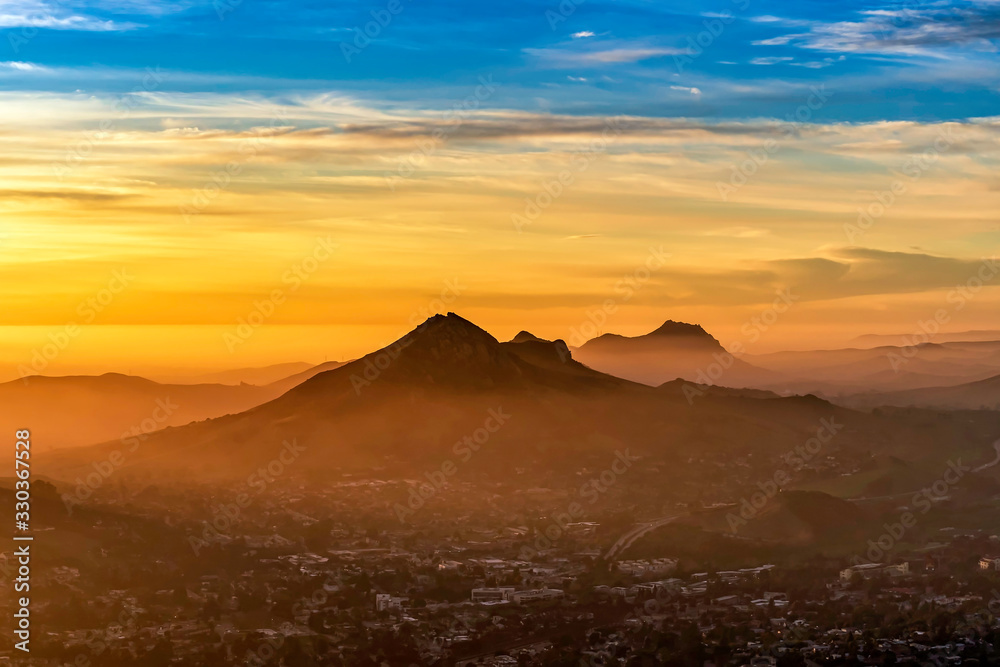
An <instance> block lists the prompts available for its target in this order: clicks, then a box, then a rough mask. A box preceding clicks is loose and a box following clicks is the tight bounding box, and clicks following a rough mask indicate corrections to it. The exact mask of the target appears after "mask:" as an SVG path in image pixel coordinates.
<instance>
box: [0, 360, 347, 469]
mask: <svg viewBox="0 0 1000 667" xmlns="http://www.w3.org/2000/svg"><path fill="white" fill-rule="evenodd" d="M340 365H342V364H341V362H329V363H326V364H321V365H319V366H315V367H313V368H310V369H308V370H305V371H302V372H298V373H296V374H295V375H291V376H289V377H285V378H283V379H281V380H278V381H275V382H271V383H269V384H265V385H262V386H256V385H250V384H239V385H229V384H161V383H158V382H153V381H152V380H147V379H145V378H141V377H135V376H131V375H121V374H118V373H107V374H105V375H99V376H88V375H81V376H65V377H47V376H40V375H39V376H29V377H27V378H25V379H22V380H13V381H11V382H5V383H3V384H0V405H3V406H4V409H3V410H2V411H0V430H3V431H7V432H13V431H14V430H15V429H20V428H24V427H26V426H30V427H31V429H32V431H33V434H34V442H35V446H36V448H37V449H38V450H46V449H55V448H59V447H76V446H80V445H89V444H93V443H95V442H103V441H105V440H111V439H114V438H119V439H125V438H134V437H136V436H137V435H140V436H142V437H145V435H146V434H148V433H151V432H153V431H158V430H160V429H162V428H166V427H168V426H180V425H183V424H188V423H190V422H195V421H200V420H203V419H209V418H211V417H219V416H221V415H225V414H233V413H237V412H243V411H244V410H247V409H249V408H252V407H254V406H255V405H260V404H261V403H266V402H267V401H270V400H272V399H274V398H277V397H278V396H280V395H281V394H283V393H285V392H286V391H288V390H289V389H291V388H292V387H294V386H295V385H297V384H299V383H301V382H304V381H305V380H308V379H309V378H311V377H313V376H314V375H316V374H318V373H322V372H323V371H327V370H331V369H333V368H336V367H338V366H340Z"/></svg>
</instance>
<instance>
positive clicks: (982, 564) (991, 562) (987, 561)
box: [979, 556, 1000, 570]
mask: <svg viewBox="0 0 1000 667" xmlns="http://www.w3.org/2000/svg"><path fill="white" fill-rule="evenodd" d="M979 569H980V570H1000V558H998V557H996V556H983V557H982V558H980V559H979Z"/></svg>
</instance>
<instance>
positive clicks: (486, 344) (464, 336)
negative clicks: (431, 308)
mask: <svg viewBox="0 0 1000 667" xmlns="http://www.w3.org/2000/svg"><path fill="white" fill-rule="evenodd" d="M401 340H402V341H404V344H405V345H406V346H407V347H411V346H412V347H414V348H418V349H423V350H425V351H428V352H431V353H437V352H444V353H446V354H448V355H449V356H457V357H459V358H461V357H463V356H467V355H469V354H472V353H474V352H475V351H476V350H480V351H481V350H483V349H487V348H498V349H499V346H500V341H498V340H497V339H496V338H494V337H493V336H491V335H490V334H489V333H488V332H487V331H485V330H483V329H480V328H479V327H477V326H476V325H475V324H473V323H472V322H470V321H469V320H467V319H465V318H463V317H459V316H458V315H456V314H455V313H448V314H447V315H434V316H433V317H429V318H427V320H425V321H424V323H423V324H421V325H420V326H418V327H417V328H416V329H414V330H413V331H411V332H410V333H408V334H407V335H406V336H404V337H403V338H402V339H401Z"/></svg>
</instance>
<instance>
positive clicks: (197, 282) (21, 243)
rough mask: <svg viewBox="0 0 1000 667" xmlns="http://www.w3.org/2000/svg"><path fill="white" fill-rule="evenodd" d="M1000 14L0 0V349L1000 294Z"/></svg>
mask: <svg viewBox="0 0 1000 667" xmlns="http://www.w3.org/2000/svg"><path fill="white" fill-rule="evenodd" d="M998 37H1000V2H998V1H997V0H977V1H971V2H949V1H946V0H942V1H934V2H920V1H915V2H908V1H901V2H892V3H885V2H853V1H849V2H838V3H831V2H801V1H800V2H786V1H781V2H778V1H774V2H760V1H755V0H736V1H732V0H724V1H710V2H644V1H639V0H624V1H618V2H602V1H599V0H582V1H581V2H579V3H574V2H573V0H565V1H564V2H562V3H561V4H559V3H557V2H520V1H517V0H515V1H513V2H508V3H468V2H452V1H450V0H448V1H438V2H426V1H425V2H421V1H420V0H389V1H382V0H379V1H377V2H357V3H354V2H352V3H327V2H323V3H320V2H311V1H309V2H303V1H299V2H286V1H284V0H215V1H214V2H208V1H198V2H194V1H188V0H181V1H177V2H157V3H149V2H142V1H140V0H84V1H74V0H65V1H57V0H0V280H2V281H3V285H4V289H3V292H2V295H3V296H2V304H0V305H2V308H0V379H4V378H11V377H17V375H18V374H19V372H20V371H19V369H21V370H24V369H25V368H28V369H31V371H32V372H42V373H45V374H64V373H71V372H73V373H75V372H87V373H93V372H103V371H133V372H152V369H164V368H173V367H184V368H213V369H215V368H233V367H241V366H253V365H262V364H267V363H278V362H283V361H300V360H301V361H311V362H318V361H323V360H324V359H344V358H350V357H356V356H358V355H360V354H363V353H366V352H368V351H371V350H372V349H375V348H378V347H381V346H383V345H385V344H387V343H389V342H390V341H392V340H394V339H395V338H397V337H399V336H400V335H402V334H403V333H405V332H406V331H407V330H409V329H410V328H412V327H413V326H414V325H415V324H416V323H419V321H421V320H422V319H423V318H425V317H427V316H429V315H431V314H433V313H435V312H444V311H455V312H458V313H459V314H461V315H463V316H464V317H466V318H468V319H471V320H473V321H475V322H476V323H478V324H480V325H481V326H483V327H484V328H486V329H487V330H489V331H490V332H491V333H493V334H494V335H496V336H497V337H498V338H501V339H504V338H509V337H511V336H513V335H514V334H515V333H517V332H518V331H520V330H522V329H526V330H530V331H532V332H533V333H535V334H536V335H540V336H544V337H547V338H564V339H567V340H570V342H571V344H572V343H573V342H574V341H576V342H580V341H582V340H583V339H585V338H586V337H589V336H590V335H594V334H596V333H600V332H609V331H613V332H617V333H624V334H628V335H634V334H639V333H644V332H647V331H651V330H652V329H655V328H656V327H657V326H658V325H659V324H660V323H662V322H663V321H664V320H667V319H674V320H683V321H689V322H697V323H700V324H702V325H704V326H705V327H706V328H707V329H708V330H709V331H710V332H711V333H713V334H715V335H716V337H717V338H719V340H720V341H721V342H722V343H723V344H724V345H726V346H727V347H731V346H732V345H733V343H736V342H740V343H742V344H744V345H745V347H747V349H749V350H750V351H751V352H766V351H770V350H776V349H791V348H795V349H805V348H819V347H837V346H844V345H848V344H849V343H850V341H851V339H852V338H854V337H856V336H858V335H861V334H866V333H885V334H899V335H904V334H913V333H915V332H918V331H921V330H923V329H926V328H928V326H929V325H928V323H929V322H931V321H932V320H937V322H938V327H937V328H938V329H940V330H941V331H965V330H975V329H993V328H1000V327H998V326H997V323H996V313H997V312H998V311H997V306H998V305H1000V298H998V297H1000V292H998V291H997V290H996V289H995V285H996V284H1000V276H997V273H998V271H997V268H996V265H995V264H994V263H992V261H991V258H993V257H995V253H996V250H997V246H998V242H1000V220H998V216H997V214H996V211H997V209H998V207H997V203H998V194H1000V178H998V176H997V173H998V170H997V164H998V157H1000V112H998V109H1000V106H998V101H1000V67H998V66H997V64H998V54H997V45H998ZM776 302H777V303H780V304H786V303H787V304H790V307H789V308H783V309H782V312H780V313H778V312H777V310H776V307H775V305H774V304H775V303H776ZM762 323H763V324H762Z"/></svg>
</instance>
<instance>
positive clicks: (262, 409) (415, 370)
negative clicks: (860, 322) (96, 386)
mask: <svg viewBox="0 0 1000 667" xmlns="http://www.w3.org/2000/svg"><path fill="white" fill-rule="evenodd" d="M821 420H834V422H836V423H837V424H840V425H842V432H843V435H842V436H838V438H840V440H839V441H837V442H836V444H832V445H831V446H830V449H829V450H828V452H827V453H826V454H824V456H826V455H832V454H833V453H835V452H836V451H839V450H841V449H843V450H844V451H850V452H852V454H851V456H854V457H859V456H860V457H863V456H866V455H867V454H866V452H870V451H873V450H879V451H886V452H891V453H897V454H898V453H901V452H905V453H907V455H911V456H924V455H928V454H940V453H941V452H942V451H947V449H948V447H951V446H958V444H960V443H961V444H963V446H965V447H981V448H983V449H984V450H988V454H989V456H990V457H992V455H993V450H992V449H990V448H989V447H990V445H991V444H992V442H993V440H995V438H996V435H997V434H996V433H995V432H994V431H993V430H990V429H989V428H987V427H986V426H983V425H981V424H979V422H978V421H973V422H969V421H967V420H948V419H941V418H939V416H937V415H931V416H930V417H927V418H926V419H924V418H920V417H919V416H917V417H915V416H913V415H909V414H907V415H906V416H905V417H903V418H898V419H897V418H896V417H895V416H893V415H892V414H891V413H887V414H875V413H873V414H866V413H862V412H855V411H852V410H848V409H845V408H841V407H837V406H834V405H831V404H830V403H827V402H826V401H823V400H821V399H818V398H816V397H791V398H783V397H777V396H774V395H771V394H766V393H765V394H760V395H759V396H758V395H742V394H740V393H739V392H721V393H719V394H716V393H714V392H704V393H703V395H701V396H698V397H695V398H693V399H692V397H691V396H689V395H687V394H686V393H685V392H683V391H668V390H665V389H663V388H655V387H649V386H646V385H643V384H640V383H635V382H631V381H629V380H625V379H621V378H618V377H615V376H611V375H607V374H604V373H601V372H599V371H596V370H593V369H591V368H589V367H587V366H585V365H584V364H581V363H580V362H578V361H576V360H575V359H573V357H572V355H571V353H570V350H569V349H568V348H567V347H566V346H565V343H562V342H561V341H545V340H541V339H537V338H535V337H532V339H525V338H522V339H521V342H507V343H500V342H499V341H497V340H496V339H495V338H494V337H493V336H492V335H490V334H489V333H487V332H486V331H484V330H482V329H480V328H479V327H477V326H475V325H474V324H472V323H471V322H468V321H467V320H464V319H462V318H461V317H459V316H457V315H455V314H453V313H449V314H447V315H436V316H434V317H432V318H430V319H428V320H427V321H426V322H424V323H423V324H422V325H420V326H419V327H417V328H416V329H415V330H414V331H412V332H410V333H409V334H407V335H406V336H404V337H403V338H401V339H400V340H398V341H396V342H395V343H393V344H391V345H389V346H388V347H386V348H383V349H381V350H378V351H376V352H373V353H371V354H368V355H366V356H364V357H362V358H360V359H357V360H355V361H352V362H349V363H347V364H345V365H343V366H341V367H339V368H336V369H333V370H329V371H326V372H323V373H320V374H318V375H316V376H315V377H313V378H311V379H308V380H306V381H305V382H303V383H302V384H300V385H298V386H296V387H295V388H293V389H291V390H290V391H288V392H287V393H285V394H283V395H282V396H280V397H278V398H276V399H274V400H272V401H270V402H268V403H265V404H263V405H260V406H257V407H255V408H252V409H250V410H247V411H245V412H243V413H241V414H236V415H228V416H224V417H219V418H216V419H210V420H207V421H204V422H198V423H193V424H189V425H187V426H183V427H178V428H168V429H165V430H162V431H159V432H157V433H153V434H151V435H150V436H149V437H148V439H147V440H145V441H143V442H142V443H141V446H139V447H137V448H135V449H134V450H129V451H127V452H125V453H124V463H123V465H122V473H121V474H123V475H125V476H126V477H127V476H129V475H140V476H141V475H155V477H156V478H157V479H158V480H160V481H164V480H167V479H175V480H178V481H179V480H186V481H188V482H192V481H203V480H219V481H225V480H230V481H238V480H246V479H248V475H253V474H254V472H255V471H259V470H260V469H262V466H268V465H269V464H273V466H272V467H275V468H276V469H278V468H280V469H281V470H283V471H284V470H287V471H290V474H291V475H292V476H293V477H295V478H301V479H303V480H305V481H309V482H312V483H319V484H326V483H329V482H330V480H331V479H335V478H337V477H338V476H339V475H341V474H346V473H351V474H357V473H362V474H367V475H377V476H378V477H380V478H383V479H413V478H418V479H423V478H427V479H430V478H432V477H434V475H441V474H444V472H443V471H448V472H447V474H449V475H456V474H457V475H462V476H463V477H464V478H465V479H466V480H470V479H475V478H477V476H482V477H485V478H488V479H491V480H494V481H495V482H496V483H503V482H504V480H506V481H510V480H514V479H520V480H521V482H519V483H523V482H524V479H525V478H524V477H520V476H523V475H527V476H539V477H541V476H546V475H551V476H554V477H556V478H558V479H561V480H563V483H567V484H577V485H578V484H579V481H577V480H578V479H579V477H578V476H579V475H581V474H582V471H587V470H590V471H600V470H603V469H606V468H607V467H608V466H609V465H611V464H612V463H613V462H614V461H615V460H616V457H621V456H626V453H628V454H627V455H628V456H631V457H634V460H642V461H643V463H642V465H641V466H640V467H639V468H636V469H635V470H636V472H634V473H631V474H632V478H633V479H634V480H635V482H634V484H636V488H648V487H650V485H652V486H651V488H659V487H661V486H663V485H668V486H669V485H674V486H677V487H680V486H685V488H687V487H690V488H692V489H693V491H692V492H696V490H697V487H698V486H699V484H701V483H702V482H701V481H700V479H699V478H698V477H697V476H695V475H692V474H691V470H692V466H697V465H699V464H698V463H697V462H698V461H704V460H716V459H718V460H720V461H723V460H728V459H730V458H731V457H733V456H752V457H755V458H754V460H758V461H763V462H767V461H768V460H769V458H771V457H778V456H780V455H782V454H784V453H786V452H789V451H793V450H794V448H795V447H800V446H801V445H802V443H805V442H807V441H809V439H810V438H813V437H814V436H815V435H816V433H817V429H818V428H819V427H821V425H822V424H823V422H822V421H821ZM116 450H119V451H120V450H121V443H119V442H109V443H103V444H100V445H95V446H92V447H87V448H82V449H74V450H69V451H67V452H62V453H60V454H61V455H60V456H59V457H49V458H46V459H43V460H41V462H40V463H39V466H40V468H41V469H40V471H39V472H40V473H42V472H44V473H45V474H49V475H51V476H52V477H55V478H59V479H74V478H75V477H76V476H78V475H79V474H80V473H81V472H82V471H85V470H87V469H88V467H89V466H91V465H92V462H93V461H95V460H101V458H102V457H108V456H109V454H110V453H111V452H114V451H116ZM289 455H291V457H290V456H289ZM984 456H985V455H984ZM279 457H281V458H280V461H281V462H282V465H281V466H280V467H279V466H277V465H276V464H275V461H277V460H279ZM300 458H301V460H300ZM629 460H633V459H629ZM778 464H779V465H780V462H779V463H778ZM766 465H767V466H772V465H774V464H772V463H767V464H766ZM712 470H715V468H712ZM771 474H773V468H772V469H771ZM713 475H715V477H716V478H717V477H718V475H717V473H713ZM640 480H641V483H640ZM715 481H718V480H717V479H714V480H713V483H714V482H715ZM553 483H555V482H553Z"/></svg>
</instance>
